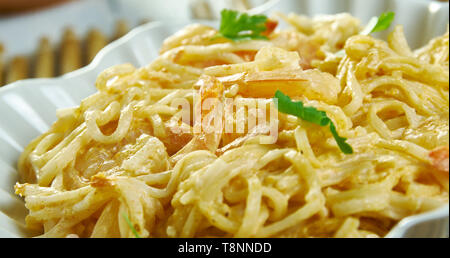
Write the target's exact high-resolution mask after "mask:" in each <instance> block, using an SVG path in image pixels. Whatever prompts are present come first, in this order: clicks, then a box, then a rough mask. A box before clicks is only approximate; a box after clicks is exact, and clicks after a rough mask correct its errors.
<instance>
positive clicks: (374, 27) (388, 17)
mask: <svg viewBox="0 0 450 258" xmlns="http://www.w3.org/2000/svg"><path fill="white" fill-rule="evenodd" d="M394 18H395V13H394V12H386V13H382V14H381V15H380V17H373V18H372V19H371V20H370V21H369V23H367V25H366V27H365V28H364V29H363V30H362V31H361V32H360V33H359V34H360V35H369V34H370V33H374V32H378V31H382V30H386V29H388V28H389V27H390V26H391V23H392V21H393V20H394Z"/></svg>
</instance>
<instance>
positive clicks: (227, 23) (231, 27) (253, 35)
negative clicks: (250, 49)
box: [214, 9, 268, 41]
mask: <svg viewBox="0 0 450 258" xmlns="http://www.w3.org/2000/svg"><path fill="white" fill-rule="evenodd" d="M220 15H221V20H220V29H219V33H218V34H217V35H216V36H215V37H214V38H216V37H225V38H228V39H231V40H233V41H241V40H250V39H265V40H267V39H268V38H267V37H266V36H264V35H262V34H261V33H262V32H264V31H266V30H267V27H266V22H267V16H265V15H248V14H246V13H239V12H238V11H233V10H228V9H223V10H222V12H220Z"/></svg>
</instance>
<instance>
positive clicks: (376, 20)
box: [334, 12, 395, 57]
mask: <svg viewBox="0 0 450 258" xmlns="http://www.w3.org/2000/svg"><path fill="white" fill-rule="evenodd" d="M394 18H395V13H394V12H386V13H382V14H381V15H380V17H372V19H370V21H369V22H368V23H367V25H366V27H364V29H363V30H362V31H361V32H360V33H359V35H369V34H370V33H374V32H378V31H382V30H386V29H387V28H389V26H391V23H392V21H393V20H394ZM334 54H335V55H336V56H339V57H343V56H344V55H345V49H341V50H339V51H338V52H336V53H334Z"/></svg>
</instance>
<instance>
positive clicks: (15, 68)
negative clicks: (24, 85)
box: [6, 56, 28, 84]
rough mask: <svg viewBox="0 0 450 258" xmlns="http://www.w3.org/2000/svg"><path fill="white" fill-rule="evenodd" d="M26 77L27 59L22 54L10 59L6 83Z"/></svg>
mask: <svg viewBox="0 0 450 258" xmlns="http://www.w3.org/2000/svg"><path fill="white" fill-rule="evenodd" d="M25 78H28V60H27V58H26V57H24V56H16V57H14V58H13V59H12V60H11V63H10V64H9V69H8V71H7V74H6V84H9V83H12V82H15V81H18V80H21V79H25Z"/></svg>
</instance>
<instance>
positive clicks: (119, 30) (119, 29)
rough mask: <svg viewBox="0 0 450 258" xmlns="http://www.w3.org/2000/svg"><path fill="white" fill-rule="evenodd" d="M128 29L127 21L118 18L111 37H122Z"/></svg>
mask: <svg viewBox="0 0 450 258" xmlns="http://www.w3.org/2000/svg"><path fill="white" fill-rule="evenodd" d="M128 30H129V28H128V24H127V22H126V21H125V20H118V21H117V22H116V30H115V34H114V37H113V38H114V39H118V38H120V37H122V36H123V35H125V34H127V32H128Z"/></svg>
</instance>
